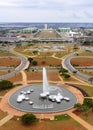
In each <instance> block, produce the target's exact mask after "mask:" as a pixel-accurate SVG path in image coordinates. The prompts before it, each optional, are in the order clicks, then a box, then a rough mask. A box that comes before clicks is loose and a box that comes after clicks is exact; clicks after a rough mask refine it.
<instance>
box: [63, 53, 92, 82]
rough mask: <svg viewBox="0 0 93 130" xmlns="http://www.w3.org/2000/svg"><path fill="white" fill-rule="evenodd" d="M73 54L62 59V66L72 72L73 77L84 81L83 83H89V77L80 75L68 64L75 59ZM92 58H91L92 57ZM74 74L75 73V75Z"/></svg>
mask: <svg viewBox="0 0 93 130" xmlns="http://www.w3.org/2000/svg"><path fill="white" fill-rule="evenodd" d="M75 57H76V56H75V54H72V55H70V56H68V57H67V58H65V59H64V61H63V66H65V67H66V68H67V69H68V70H69V71H70V72H72V73H73V74H74V75H75V76H77V77H79V78H81V79H83V80H85V81H89V78H90V77H91V76H87V75H84V74H82V73H80V72H79V71H77V70H76V69H75V68H74V67H73V66H72V65H71V64H70V60H71V59H72V58H75ZM92 58H93V57H92ZM75 72H76V73H75Z"/></svg>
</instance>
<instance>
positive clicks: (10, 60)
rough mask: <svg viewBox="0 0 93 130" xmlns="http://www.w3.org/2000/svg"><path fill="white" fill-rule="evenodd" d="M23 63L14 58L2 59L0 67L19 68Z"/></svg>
mask: <svg viewBox="0 0 93 130" xmlns="http://www.w3.org/2000/svg"><path fill="white" fill-rule="evenodd" d="M20 63H21V61H20V59H18V58H14V57H5V58H4V57H3V58H0V66H15V67H16V66H18V65H19V64H20Z"/></svg>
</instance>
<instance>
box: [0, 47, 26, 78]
mask: <svg viewBox="0 0 93 130" xmlns="http://www.w3.org/2000/svg"><path fill="white" fill-rule="evenodd" d="M13 47H14V46H9V47H4V48H1V50H7V51H9V52H10V53H12V54H14V55H15V56H17V57H18V58H20V60H21V64H20V65H19V66H17V67H16V68H15V70H14V71H12V72H10V73H8V74H6V75H2V76H0V80H4V79H8V78H10V77H12V76H14V75H15V74H16V73H18V72H20V71H21V70H23V69H25V68H26V67H27V65H28V60H27V58H26V57H24V56H22V55H21V54H19V53H17V52H15V51H13V50H12V48H13Z"/></svg>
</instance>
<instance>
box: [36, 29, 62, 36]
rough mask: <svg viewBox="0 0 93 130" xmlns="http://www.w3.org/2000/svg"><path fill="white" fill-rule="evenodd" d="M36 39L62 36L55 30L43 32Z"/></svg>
mask: <svg viewBox="0 0 93 130" xmlns="http://www.w3.org/2000/svg"><path fill="white" fill-rule="evenodd" d="M35 37H36V38H60V36H59V35H58V34H57V33H56V32H55V31H53V30H42V31H41V32H40V33H38V34H37V35H36V36H35Z"/></svg>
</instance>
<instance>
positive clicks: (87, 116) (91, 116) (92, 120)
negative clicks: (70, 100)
mask: <svg viewBox="0 0 93 130" xmlns="http://www.w3.org/2000/svg"><path fill="white" fill-rule="evenodd" d="M79 116H80V118H82V119H83V120H85V121H86V122H88V123H89V124H91V125H93V112H92V110H90V111H89V112H85V113H80V115H79Z"/></svg>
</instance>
